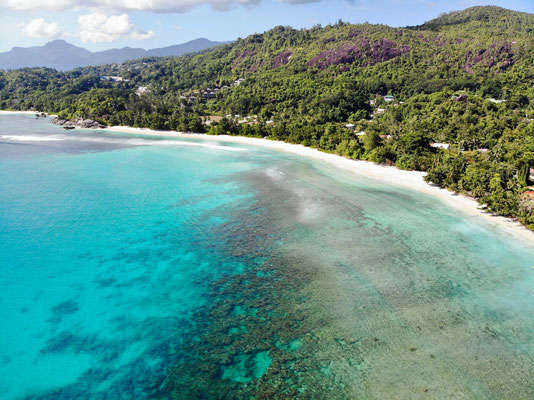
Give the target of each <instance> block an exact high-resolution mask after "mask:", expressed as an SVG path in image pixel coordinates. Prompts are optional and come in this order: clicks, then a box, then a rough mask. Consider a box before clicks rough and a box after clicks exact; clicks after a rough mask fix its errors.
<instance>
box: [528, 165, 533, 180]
mask: <svg viewBox="0 0 534 400" xmlns="http://www.w3.org/2000/svg"><path fill="white" fill-rule="evenodd" d="M528 178H529V179H530V181H531V182H534V168H530V175H529V177H528Z"/></svg>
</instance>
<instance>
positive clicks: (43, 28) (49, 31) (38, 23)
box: [18, 18, 61, 39]
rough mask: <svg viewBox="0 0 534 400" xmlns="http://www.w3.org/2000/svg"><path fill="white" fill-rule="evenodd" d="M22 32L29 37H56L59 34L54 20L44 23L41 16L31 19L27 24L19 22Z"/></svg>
mask: <svg viewBox="0 0 534 400" xmlns="http://www.w3.org/2000/svg"><path fill="white" fill-rule="evenodd" d="M18 27H19V29H20V30H21V31H22V34H23V35H24V36H27V37H31V38H46V39H56V38H58V37H60V36H61V31H60V30H59V27H58V25H57V24H56V23H55V22H51V23H46V22H45V20H44V19H42V18H35V19H32V20H31V21H30V22H28V23H27V24H20V25H19V26H18Z"/></svg>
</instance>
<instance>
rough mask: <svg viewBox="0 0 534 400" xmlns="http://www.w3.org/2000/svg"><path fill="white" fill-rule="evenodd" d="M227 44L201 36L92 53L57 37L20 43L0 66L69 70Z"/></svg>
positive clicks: (1, 56) (3, 57)
mask: <svg viewBox="0 0 534 400" xmlns="http://www.w3.org/2000/svg"><path fill="white" fill-rule="evenodd" d="M227 43H229V42H216V41H210V40H208V39H205V38H199V39H195V40H191V41H189V42H185V43H181V44H177V45H172V46H166V47H162V48H156V49H149V50H145V49H142V48H133V47H128V46H127V47H122V48H113V49H108V50H103V51H96V52H91V51H89V50H87V49H85V48H83V47H78V46H75V45H73V44H71V43H68V42H67V41H65V40H63V39H57V40H53V41H50V42H48V43H46V44H45V45H43V46H31V47H18V46H16V47H13V48H12V49H11V50H10V51H7V52H4V53H0V69H6V70H7V69H19V68H32V67H47V68H54V69H58V70H62V71H66V70H71V69H74V68H79V67H88V66H96V65H103V64H113V63H121V62H124V61H128V60H132V59H137V58H142V57H171V56H173V57H179V56H182V55H184V54H188V53H196V52H199V51H203V50H206V49H209V48H212V47H215V46H220V45H224V44H227Z"/></svg>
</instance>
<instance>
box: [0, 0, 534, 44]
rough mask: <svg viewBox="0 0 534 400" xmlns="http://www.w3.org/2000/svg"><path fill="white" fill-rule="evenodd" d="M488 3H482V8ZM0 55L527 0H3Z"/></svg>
mask: <svg viewBox="0 0 534 400" xmlns="http://www.w3.org/2000/svg"><path fill="white" fill-rule="evenodd" d="M488 1H490V3H488ZM4 2H7V5H4V4H3V5H2V9H1V11H0V52H2V51H8V50H10V49H11V48H12V47H13V46H22V47H27V46H37V45H43V44H45V43H46V42H48V41H50V40H53V39H57V38H63V39H65V40H67V41H68V42H70V43H73V44H75V45H78V46H83V47H85V48H87V49H90V50H92V51H97V50H105V49H109V48H113V47H124V46H130V47H143V48H147V49H150V48H156V47H163V46H168V45H172V44H178V43H183V42H186V41H188V40H192V39H196V38H199V37H206V38H208V39H211V40H220V41H226V40H233V39H235V38H237V37H246V36H248V35H250V34H252V33H255V32H264V31H265V30H268V29H270V28H272V27H274V26H277V25H290V26H293V27H296V28H303V27H311V26H313V25H316V24H322V25H326V24H328V23H335V22H336V21H337V20H339V19H342V20H343V21H347V22H351V23H359V22H370V23H383V24H387V25H391V26H406V25H416V24H421V23H423V22H425V21H427V20H429V19H431V18H434V17H436V16H438V15H439V14H440V13H442V12H448V11H452V10H461V9H464V8H467V7H470V6H474V5H488V4H492V5H498V6H502V7H506V8H510V9H513V10H518V11H525V12H530V13H534V0H486V1H480V0H39V1H35V0H3V1H2V3H4Z"/></svg>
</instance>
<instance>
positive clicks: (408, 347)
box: [0, 115, 534, 400]
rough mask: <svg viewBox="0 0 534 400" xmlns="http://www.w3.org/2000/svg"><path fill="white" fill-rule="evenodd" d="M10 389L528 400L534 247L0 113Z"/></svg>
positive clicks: (332, 180)
mask: <svg viewBox="0 0 534 400" xmlns="http://www.w3.org/2000/svg"><path fill="white" fill-rule="evenodd" d="M0 255H1V256H0V319H1V321H2V329H1V332H0V399H2V400H8V399H9V400H11V399H24V398H28V399H33V398H35V399H73V398H77V399H78V398H79V399H117V398H126V399H144V398H160V399H167V398H169V399H170V398H184V399H185V398H224V397H226V398H249V397H251V396H252V397H255V396H256V397H261V396H267V397H273V396H277V397H279V398H284V397H288V398H356V397H359V398H393V397H391V396H394V397H396V398H419V397H424V396H425V395H427V394H428V393H430V394H431V398H443V397H445V396H449V397H450V396H452V397H456V398H525V399H526V398H532V397H529V396H534V385H533V382H534V375H533V371H534V363H533V361H534V344H533V343H534V342H532V334H533V333H534V317H533V316H534V313H533V311H534V296H533V295H534V291H533V287H534V272H532V270H531V266H532V265H534V258H533V255H534V252H533V250H532V248H531V247H528V246H527V244H526V243H521V242H519V241H518V240H517V239H514V238H512V237H509V236H506V235H505V234H504V233H503V232H499V231H495V230H494V228H492V227H491V226H489V225H488V224H486V223H485V221H483V220H482V219H481V218H476V217H471V216H467V215H463V214H461V213H459V212H458V211H455V210H452V209H450V208H449V207H447V206H445V205H443V204H442V203H440V202H439V201H438V200H435V199H432V198H430V197H428V196H423V195H420V194H417V193H414V192H411V191H408V190H403V189H398V188H390V187H387V186H384V185H381V184H378V183H375V182H373V181H371V180H366V179H365V178H357V177H355V176H352V175H350V174H348V173H346V172H342V171H337V170H336V169H335V168H333V167H329V166H328V165H326V164H321V163H318V162H312V161H310V160H306V159H304V158H300V157H296V156H291V155H285V154H282V153H277V152H273V151H269V150H264V149H261V148H255V147H252V146H244V145H236V144H229V143H218V142H216V143H214V142H210V141H209V140H193V139H180V140H174V139H173V140H171V139H168V138H166V139H164V138H161V139H160V140H154V139H151V138H148V137H143V136H138V137H133V136H132V135H127V134H110V133H103V132H98V131H84V130H76V131H69V132H68V133H66V132H64V131H62V130H61V129H60V128H59V127H56V126H54V125H52V124H49V123H48V121H47V120H44V119H40V120H35V119H34V118H33V117H31V116H21V115H17V116H0Z"/></svg>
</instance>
